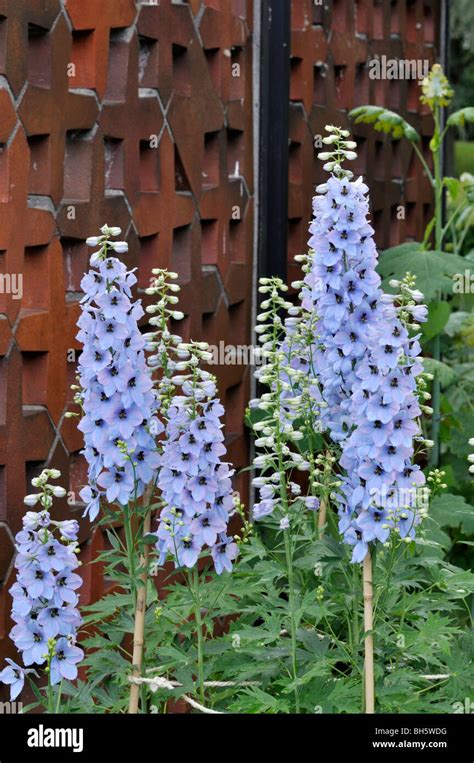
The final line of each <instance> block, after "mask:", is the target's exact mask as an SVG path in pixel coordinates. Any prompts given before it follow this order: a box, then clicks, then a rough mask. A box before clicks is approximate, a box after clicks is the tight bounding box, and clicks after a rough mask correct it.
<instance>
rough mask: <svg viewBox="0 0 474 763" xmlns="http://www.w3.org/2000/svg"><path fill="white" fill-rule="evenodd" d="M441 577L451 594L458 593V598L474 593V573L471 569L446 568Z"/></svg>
mask: <svg viewBox="0 0 474 763" xmlns="http://www.w3.org/2000/svg"><path fill="white" fill-rule="evenodd" d="M441 577H442V579H443V583H444V584H445V586H446V588H447V589H448V590H449V591H450V593H451V595H452V594H456V598H457V597H459V598H461V599H464V598H465V597H466V596H469V594H470V593H474V575H473V574H472V572H470V571H469V570H459V571H458V570H457V568H455V571H454V570H450V569H444V570H442V571H441Z"/></svg>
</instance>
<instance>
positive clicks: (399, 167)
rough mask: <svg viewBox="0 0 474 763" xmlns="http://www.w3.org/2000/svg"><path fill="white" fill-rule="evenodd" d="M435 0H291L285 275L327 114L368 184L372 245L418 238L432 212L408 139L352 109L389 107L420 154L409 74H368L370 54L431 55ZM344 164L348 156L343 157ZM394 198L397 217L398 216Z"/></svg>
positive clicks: (315, 178)
mask: <svg viewBox="0 0 474 763" xmlns="http://www.w3.org/2000/svg"><path fill="white" fill-rule="evenodd" d="M439 5H440V4H439V0H323V2H322V3H321V4H316V3H315V2H314V0H293V1H292V16H291V32H292V39H291V80H290V169H289V210H288V218H289V246H288V262H289V273H290V276H291V277H295V276H296V275H297V272H298V271H297V269H296V267H295V266H294V265H293V264H292V260H293V257H294V255H295V254H299V253H301V252H304V251H306V249H307V239H308V221H309V220H310V218H311V195H312V188H313V187H314V184H316V183H320V182H322V181H323V178H324V176H325V175H326V173H325V172H324V170H323V169H322V164H323V163H322V162H321V161H319V160H318V159H316V153H317V152H316V151H315V150H314V147H313V139H314V136H315V135H324V134H325V132H324V125H326V124H328V123H333V124H336V125H340V126H342V127H345V128H347V129H349V130H351V132H352V134H353V135H354V136H355V139H356V140H357V143H358V152H359V158H358V160H357V161H356V162H354V163H351V164H354V165H355V167H354V166H352V167H351V169H353V170H354V172H356V173H363V174H364V175H365V178H366V181H367V183H368V185H369V188H370V200H371V212H372V222H373V224H374V227H375V233H376V242H377V245H378V247H379V248H380V249H383V248H385V247H388V246H394V245H395V244H398V243H400V242H403V241H404V240H407V239H410V238H420V236H422V235H423V232H424V227H425V224H426V223H427V222H428V219H429V217H430V216H431V200H432V194H431V189H430V186H429V183H428V180H427V178H426V177H425V176H424V175H423V174H422V172H421V168H420V164H419V162H418V159H417V158H416V156H415V155H414V152H413V150H412V149H411V147H410V146H409V144H408V143H407V142H406V141H404V140H401V141H392V140H391V139H390V138H388V137H385V136H384V135H383V134H382V133H377V132H375V131H374V129H373V128H372V127H371V126H369V125H360V124H359V125H356V124H355V123H354V121H353V120H350V119H349V117H348V116H347V113H348V111H350V109H352V108H355V107H356V106H361V105H364V104H369V103H370V104H375V105H379V106H385V107H386V108H389V109H392V110H394V111H397V112H398V113H400V114H401V115H402V117H403V118H404V119H406V120H407V121H409V122H410V123H411V124H413V125H414V127H415V128H416V129H417V130H418V132H419V133H420V134H421V136H422V140H423V149H424V152H425V156H427V154H426V152H427V149H428V142H429V137H428V136H430V134H431V130H432V125H431V119H430V116H429V113H427V109H426V107H421V104H420V102H419V94H420V88H419V85H418V82H417V81H416V80H390V81H389V80H383V79H380V80H376V79H371V78H370V77H369V69H368V65H367V64H368V61H369V60H371V59H373V58H374V57H375V56H379V57H382V56H383V55H385V56H386V57H387V59H409V60H413V59H416V60H421V61H425V60H426V61H429V64H430V65H431V64H432V63H434V62H435V61H436V58H437V51H438V30H439V12H440V8H439ZM348 164H349V163H348ZM398 205H404V207H405V214H406V219H405V220H397V216H396V209H397V207H398Z"/></svg>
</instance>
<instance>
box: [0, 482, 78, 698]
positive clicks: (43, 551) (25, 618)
mask: <svg viewBox="0 0 474 763" xmlns="http://www.w3.org/2000/svg"><path fill="white" fill-rule="evenodd" d="M60 476H61V473H60V472H59V471H58V470H57V469H44V470H43V471H42V472H41V474H40V475H39V477H35V478H34V479H33V480H32V484H33V487H36V488H39V492H37V493H32V494H31V495H27V496H26V497H25V504H26V505H27V506H29V507H34V506H36V504H39V505H40V509H39V511H28V512H27V513H26V514H25V516H24V517H23V529H22V530H20V532H19V533H17V535H16V539H15V540H16V544H15V547H16V551H17V556H16V560H15V566H16V569H17V579H16V582H15V583H14V584H13V586H12V587H11V589H10V594H11V596H12V599H13V607H12V618H13V620H14V622H15V625H14V626H13V628H12V630H11V633H10V636H11V638H12V640H13V642H14V644H15V646H16V647H17V649H18V651H19V652H21V653H22V658H23V664H24V666H25V667H21V666H20V665H17V664H16V663H15V662H13V660H11V659H9V660H7V662H8V666H7V667H6V668H4V669H3V670H2V672H1V673H0V680H1V681H2V682H3V683H6V684H9V685H10V699H12V700H15V699H16V698H17V697H18V695H19V694H20V692H21V691H22V689H23V686H24V682H25V677H30V676H31V674H34V675H37V673H36V671H35V670H34V669H33V668H31V667H30V666H31V665H36V666H38V667H40V669H41V670H42V671H43V672H44V673H46V676H47V679H48V681H47V690H46V699H45V700H44V698H43V695H42V694H41V693H40V692H38V690H37V691H36V693H37V697H38V699H39V701H40V702H44V704H46V706H47V708H48V712H53V711H54V709H55V708H56V711H57V709H58V708H59V706H60V703H61V689H62V682H63V680H64V679H66V680H69V681H71V680H74V679H75V678H76V677H77V664H78V663H79V662H80V661H81V660H82V658H83V656H84V652H83V651H82V649H80V648H79V647H78V646H76V637H77V631H78V628H79V627H80V625H81V623H82V617H81V615H80V613H79V610H78V608H77V605H78V602H79V596H78V594H77V589H78V588H80V586H81V585H82V580H81V578H80V577H79V575H77V574H76V573H75V572H74V570H75V569H76V568H77V567H78V566H79V564H80V562H79V560H78V558H77V552H78V550H79V548H78V542H77V534H78V530H79V525H78V523H77V521H76V520H75V519H67V520H63V521H57V520H54V519H52V517H51V511H52V508H53V499H54V497H63V496H64V495H65V494H66V491H65V489H64V488H63V487H60V486H59V485H53V484H51V483H50V482H49V480H50V479H57V478H58V477H60ZM57 684H60V687H59V690H58V691H57V692H56V696H55V692H54V689H53V687H54V686H56V685H57Z"/></svg>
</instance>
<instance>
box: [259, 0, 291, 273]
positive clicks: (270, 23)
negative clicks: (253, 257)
mask: <svg viewBox="0 0 474 763" xmlns="http://www.w3.org/2000/svg"><path fill="white" fill-rule="evenodd" d="M290 6H291V2H290V0H262V3H261V11H262V12H261V58H260V140H259V143H260V146H259V148H260V173H259V174H260V182H259V188H260V194H259V210H260V215H259V225H258V275H259V277H260V276H271V275H277V276H280V278H283V279H284V280H285V281H286V276H287V241H288V114H289V99H290Z"/></svg>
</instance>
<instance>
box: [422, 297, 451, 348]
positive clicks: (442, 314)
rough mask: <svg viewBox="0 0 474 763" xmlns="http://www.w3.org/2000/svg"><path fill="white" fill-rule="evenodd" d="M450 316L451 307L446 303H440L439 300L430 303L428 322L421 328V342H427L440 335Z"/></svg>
mask: <svg viewBox="0 0 474 763" xmlns="http://www.w3.org/2000/svg"><path fill="white" fill-rule="evenodd" d="M450 314H451V307H450V306H449V304H448V303H447V302H442V301H441V300H438V301H436V302H431V303H430V304H429V305H428V320H427V321H426V323H424V324H423V325H422V327H421V331H422V334H423V337H422V341H423V342H428V341H429V340H430V339H433V337H435V336H437V335H438V334H441V332H442V330H443V329H444V327H445V326H446V324H447V322H448V319H449V316H450Z"/></svg>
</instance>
